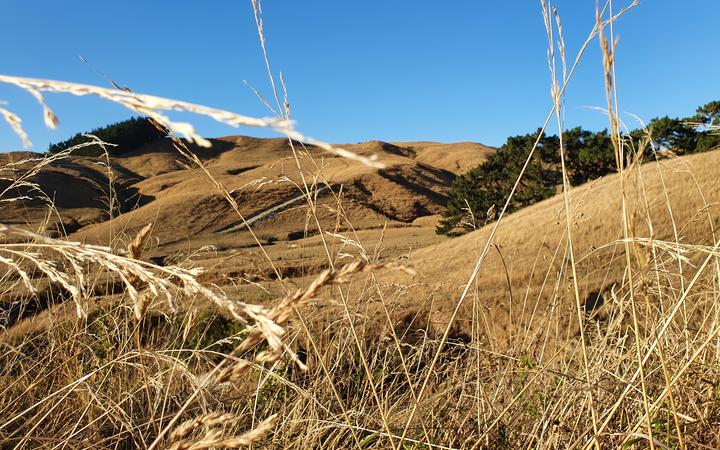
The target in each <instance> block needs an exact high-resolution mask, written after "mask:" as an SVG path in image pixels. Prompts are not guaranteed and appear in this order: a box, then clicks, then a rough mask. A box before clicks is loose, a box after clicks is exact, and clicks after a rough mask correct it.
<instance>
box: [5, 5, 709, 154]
mask: <svg viewBox="0 0 720 450" xmlns="http://www.w3.org/2000/svg"><path fill="white" fill-rule="evenodd" d="M626 1H627V0H626ZM615 3H616V6H619V5H620V4H623V3H624V2H623V1H622V0H616V2H615ZM556 4H557V6H558V9H559V12H560V15H561V18H562V20H563V24H564V31H565V35H566V44H567V48H568V55H574V54H575V53H576V51H577V50H578V49H579V47H580V45H581V43H582V41H583V40H584V38H585V36H586V35H587V32H588V31H589V30H590V28H591V27H592V25H593V22H594V14H595V12H594V11H595V0H558V1H557V2H556ZM1 8H2V16H1V17H0V55H1V57H0V73H2V74H11V75H20V76H28V77H37V78H51V79H60V80H67V81H75V82H82V83H90V84H99V85H105V86H107V83H106V80H105V79H104V78H103V76H101V75H99V74H98V73H97V72H96V71H98V72H102V73H106V74H108V75H109V76H110V77H111V78H112V79H114V80H116V81H117V82H119V83H121V84H126V85H127V86H129V87H131V88H132V89H133V90H135V91H137V92H143V93H149V94H155V95H159V96H165V97H171V98H178V99H182V100H186V101H191V102H196V103H202V104H206V105H209V106H214V107H219V108H223V109H228V110H232V111H235V112H239V113H243V114H247V115H253V116H264V115H267V114H268V113H267V111H266V110H265V109H264V107H263V106H262V105H261V104H260V102H259V101H258V100H257V99H256V98H255V97H254V95H253V93H252V92H251V91H250V90H249V89H248V88H247V87H246V86H245V85H244V84H243V82H242V80H247V81H248V82H249V83H251V84H252V85H254V86H255V87H257V88H258V89H259V90H260V91H261V92H263V94H264V95H266V96H267V97H271V93H270V90H269V84H268V81H267V76H266V74H265V68H264V63H263V60H262V55H261V53H260V47H259V44H258V39H257V32H256V29H255V23H254V20H253V18H252V9H251V6H250V1H249V0H245V1H224V0H223V1H220V0H218V1H190V0H173V1H169V0H152V1H150V0H142V1H140V0H124V1H122V2H110V1H102V0H93V1H90V0H87V1H78V0H66V1H49V0H36V1H28V0H4V1H3V2H2V6H1ZM264 13H265V33H266V36H267V39H268V49H269V52H270V58H271V63H272V65H273V69H274V70H275V71H276V72H278V71H283V73H284V74H285V77H286V80H287V85H288V89H289V94H290V100H291V104H292V107H293V116H294V118H295V119H296V120H297V121H298V128H299V129H300V130H301V131H303V132H304V133H305V134H307V135H310V136H313V137H317V138H320V139H324V140H327V141H330V142H335V143H342V142H358V141H364V140H368V139H380V140H437V141H465V140H469V141H477V142H482V143H486V144H489V145H501V144H502V143H503V142H504V140H505V138H506V137H507V136H508V135H512V134H520V133H526V132H529V131H532V130H534V129H536V128H537V127H538V126H539V125H541V123H542V121H543V119H544V117H545V115H546V113H547V110H548V107H549V105H550V99H549V94H548V93H549V86H550V84H549V75H548V71H547V62H546V38H545V32H544V28H543V21H542V16H541V13H540V3H539V0H512V1H510V0H508V1H478V0H464V1H452V2H449V1H448V2H440V1H429V0H427V1H426V0H412V1H410V0H406V1H399V0H362V1H349V0H308V1H300V0H272V1H266V2H265V3H264ZM718 19H720V1H717V0H682V1H680V0H644V1H642V2H641V4H640V6H639V7H638V8H636V9H635V10H633V11H632V12H631V13H630V14H629V15H627V16H626V17H624V18H623V19H622V20H621V21H620V22H619V23H618V24H617V34H618V35H619V36H620V45H619V48H618V54H617V62H618V85H619V92H620V102H621V105H620V107H621V109H622V110H623V111H629V112H632V113H635V114H637V115H639V116H640V117H642V118H643V119H650V118H652V117H654V116H657V115H665V114H668V115H671V116H685V115H690V114H691V113H693V112H694V109H695V107H697V106H698V105H700V104H703V103H706V102H708V101H710V100H714V99H720V58H718V57H717V55H718V42H720V38H718V34H717V23H718ZM79 55H82V56H84V57H85V58H87V59H88V60H89V61H90V62H91V64H92V66H89V65H87V64H85V63H83V62H82V61H80V59H79V57H78V56H79ZM571 57H572V56H571ZM602 83H603V81H602V73H601V68H600V55H599V51H598V45H597V42H594V43H593V44H592V45H591V47H590V51H589V52H587V53H586V56H585V59H584V62H583V63H582V64H581V67H580V70H579V71H578V72H577V76H576V78H575V80H574V82H573V84H572V85H571V88H570V90H569V92H568V98H567V111H566V123H567V125H568V126H574V125H582V126H584V127H586V128H590V129H600V128H604V127H605V123H606V119H605V118H603V117H601V116H600V115H599V114H598V113H597V112H594V111H591V110H589V109H587V108H585V106H604V105H605V100H604V91H603V84H602ZM48 99H49V101H50V104H51V106H52V107H53V108H54V109H55V111H56V112H57V113H58V115H59V117H60V120H61V124H60V127H59V129H57V130H47V129H45V128H44V126H43V123H42V115H41V111H40V109H39V108H38V107H37V105H36V103H35V101H34V99H32V97H30V96H29V95H27V94H26V93H24V92H20V91H18V90H17V89H16V88H13V87H10V86H4V85H0V100H5V101H7V102H9V104H8V105H7V106H6V107H7V108H9V109H11V110H13V111H15V112H16V113H18V114H20V115H21V117H22V118H23V121H24V122H23V124H24V126H25V128H26V130H27V131H28V132H29V134H30V138H31V139H32V140H33V142H34V144H35V145H34V149H35V150H38V151H42V150H45V149H46V148H47V145H48V143H49V142H51V141H53V142H56V141H59V140H62V139H65V138H67V137H69V136H71V135H73V134H75V133H76V132H79V131H87V130H89V129H92V128H94V127H97V126H100V125H104V124H107V123H110V122H114V121H118V120H122V119H124V118H126V117H129V116H130V115H131V114H130V113H129V111H127V110H125V109H123V108H122V107H119V106H115V105H112V104H108V103H105V102H103V101H100V100H95V99H89V98H87V97H83V98H76V97H71V96H67V95H56V94H50V95H49V96H48ZM174 117H176V118H182V119H188V118H189V119H191V120H192V121H193V123H195V124H196V125H197V127H198V128H199V130H200V131H201V132H202V133H203V134H205V135H207V136H211V137H212V136H222V135H229V134H251V135H261V136H266V135H268V133H263V132H260V131H258V130H256V129H247V128H246V129H239V130H238V129H232V128H229V127H225V126H221V125H217V124H215V123H213V122H212V121H210V120H209V119H203V118H196V117H186V116H177V115H175V116H174ZM20 147H21V143H20V140H19V139H18V138H17V137H16V136H15V135H14V134H12V132H11V131H10V129H9V127H7V126H6V124H5V123H4V122H1V123H0V151H4V150H15V149H19V148H20Z"/></svg>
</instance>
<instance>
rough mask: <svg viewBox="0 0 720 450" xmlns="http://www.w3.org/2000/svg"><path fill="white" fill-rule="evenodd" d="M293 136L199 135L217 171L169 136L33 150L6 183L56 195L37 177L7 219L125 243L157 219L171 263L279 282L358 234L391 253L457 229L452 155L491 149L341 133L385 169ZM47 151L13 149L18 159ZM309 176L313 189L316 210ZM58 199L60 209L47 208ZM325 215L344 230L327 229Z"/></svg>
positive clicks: (319, 263) (475, 157)
mask: <svg viewBox="0 0 720 450" xmlns="http://www.w3.org/2000/svg"><path fill="white" fill-rule="evenodd" d="M293 146H294V148H295V151H296V154H297V159H296V158H295V157H294V156H293V150H292V148H291V147H290V145H289V143H288V141H287V139H283V138H278V139H260V138H251V137H244V136H229V137H223V138H218V139H214V140H213V147H212V148H209V149H204V148H199V147H192V146H191V147H190V150H191V151H192V152H193V153H194V154H195V155H196V156H197V157H198V159H199V160H200V161H201V162H202V164H203V166H204V167H205V170H206V171H207V173H205V172H204V171H203V170H201V169H200V168H199V167H198V166H197V164H196V163H194V162H192V161H189V160H187V159H186V158H184V157H183V156H182V155H181V154H180V153H178V151H177V150H175V149H174V148H173V146H172V143H171V142H170V141H168V140H158V141H156V142H153V143H151V144H146V145H144V146H142V147H140V148H137V149H136V150H133V151H130V152H127V153H123V154H122V155H119V156H113V157H112V158H111V159H110V167H108V166H107V165H106V164H105V163H104V158H91V157H76V156H71V157H68V158H64V159H60V160H57V161H54V162H52V163H50V164H47V165H45V166H43V167H42V168H41V169H40V170H39V171H37V173H28V170H30V168H31V167H33V165H34V162H33V161H28V162H26V163H23V164H20V165H18V166H14V167H13V166H8V165H6V167H5V172H6V173H7V176H6V178H8V181H6V182H5V183H6V184H5V185H4V186H7V185H9V183H10V181H9V180H12V179H15V180H23V181H26V182H27V183H34V184H35V185H37V186H38V188H39V189H40V190H41V191H42V192H44V193H45V194H46V195H47V198H46V199H44V200H42V199H38V197H41V195H40V194H39V193H38V191H37V190H35V189H34V188H30V187H21V188H19V189H17V188H15V189H12V190H10V191H9V192H7V193H6V194H5V198H18V199H17V200H16V201H13V202H9V203H7V204H6V207H5V208H4V209H3V210H2V211H0V223H10V224H21V225H24V224H27V225H28V226H30V227H31V228H32V229H35V230H45V231H44V232H46V233H49V234H51V235H55V236H56V235H64V234H67V235H68V238H69V239H70V240H74V241H79V242H86V243H90V244H100V245H108V244H110V245H112V246H114V247H119V248H124V247H125V246H126V245H127V243H128V242H129V241H130V240H132V238H133V237H134V236H135V235H136V233H137V232H138V231H139V230H140V229H141V228H143V227H144V226H145V225H147V224H148V223H153V229H152V240H151V241H150V243H149V244H148V247H147V248H146V249H145V251H144V257H145V258H147V259H151V260H152V261H155V262H158V263H165V262H171V261H182V260H183V259H184V258H185V257H187V255H189V254H193V260H194V261H195V263H196V264H199V265H201V266H203V267H206V268H209V271H208V273H207V274H206V275H205V277H206V280H209V281H213V282H219V283H223V284H224V283H236V282H238V281H239V282H240V283H241V284H242V283H244V282H246V281H248V280H249V281H268V282H270V281H271V280H273V279H277V277H278V276H282V277H283V278H286V277H289V278H294V277H297V276H301V275H303V274H306V275H309V274H314V273H317V271H319V270H320V269H321V268H323V267H325V266H326V265H327V261H328V255H331V257H332V258H338V257H340V256H341V255H342V254H343V253H347V252H350V253H357V252H358V251H359V249H358V248H357V246H355V247H353V246H352V245H350V246H348V242H347V240H346V239H347V238H348V237H350V238H351V239H353V240H354V241H356V242H358V243H359V244H361V245H363V246H365V247H366V248H371V247H375V246H378V245H379V244H381V243H382V247H383V257H390V258H392V257H396V256H398V255H401V254H407V253H408V252H411V251H414V249H417V248H420V247H423V246H425V245H428V244H431V243H434V242H439V241H442V240H444V239H446V238H444V237H441V236H437V235H436V234H435V232H434V224H435V217H436V215H437V214H438V213H440V212H441V211H442V209H443V207H444V204H445V202H446V200H447V194H448V193H449V189H450V185H451V183H452V180H453V178H454V177H455V175H456V174H457V173H461V171H462V170H464V169H466V167H464V166H463V167H460V168H459V169H457V170H456V171H453V170H448V168H449V169H452V166H453V165H452V164H450V165H448V164H446V163H447V161H463V162H464V163H470V162H473V163H474V162H478V163H479V162H482V160H483V159H484V158H485V157H486V156H487V154H488V152H490V151H491V150H490V149H488V148H487V147H484V146H482V145H480V144H470V143H459V144H440V143H430V142H418V143H412V142H408V143H398V144H392V143H387V142H381V141H368V142H364V143H360V144H348V145H342V146H343V147H344V148H347V149H348V150H351V151H353V152H356V153H358V154H362V155H377V157H378V158H379V160H380V161H382V162H383V163H385V165H386V167H385V168H384V169H374V168H370V167H367V166H365V165H362V164H360V163H358V162H354V161H349V160H346V159H343V158H339V157H334V156H332V155H328V154H327V153H324V152H322V151H319V150H318V149H315V148H313V147H312V146H303V145H300V144H298V143H294V144H293ZM308 152H309V153H308ZM309 154H311V155H312V158H311V157H309V156H308V155H309ZM470 154H472V157H470ZM39 156H40V155H37V154H20V153H17V154H6V155H4V156H3V157H4V158H5V161H6V162H11V160H12V161H18V160H21V159H22V158H25V159H27V158H33V157H35V158H37V157H39ZM433 163H437V164H439V165H440V167H437V166H435V165H433ZM298 167H299V168H300V169H301V170H298ZM301 174H302V175H301ZM215 183H218V185H219V186H221V187H218V185H216V184H215ZM4 186H3V185H0V188H2V187H4ZM27 186H29V184H28V185H27ZM305 186H307V188H308V189H310V191H311V193H312V196H313V199H314V204H313V206H312V207H313V208H314V211H315V212H314V214H313V213H312V212H311V210H310V208H309V206H308V202H307V199H306V196H305V195H304V194H303V193H304V192H305ZM223 190H224V191H225V192H226V193H227V195H229V196H230V197H231V198H232V200H233V201H234V202H235V203H236V205H237V208H238V210H237V211H235V209H234V208H233V206H231V204H230V202H228V200H227V198H224V196H223V195H222V191H223ZM53 202H54V205H55V210H54V211H53V212H51V213H48V207H47V206H48V204H50V203H53ZM110 203H112V204H114V205H115V207H114V208H113V210H112V214H110V213H109V212H108V211H109V209H108V205H109V204H110ZM238 212H239V213H240V214H241V215H242V217H241V216H239V215H238ZM243 219H244V220H246V221H248V223H251V225H252V229H253V231H254V233H255V235H256V236H257V238H258V239H259V242H260V243H261V244H264V246H265V248H264V249H261V248H260V247H259V246H258V245H257V242H258V241H256V239H255V237H253V235H252V234H251V233H250V232H249V231H248V230H247V227H246V226H245V223H244V221H243ZM319 227H320V228H321V229H323V230H324V231H326V232H330V233H335V235H332V236H331V235H324V236H317V234H318V233H317V230H318V229H319ZM351 235H352V236H351ZM386 237H387V239H385V238H386ZM303 238H305V239H303ZM265 254H267V255H270V259H269V258H267V256H265ZM271 260H272V261H271ZM97 289H98V292H99V293H101V292H104V291H103V289H104V288H102V287H98V288H97Z"/></svg>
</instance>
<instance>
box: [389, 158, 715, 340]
mask: <svg viewBox="0 0 720 450" xmlns="http://www.w3.org/2000/svg"><path fill="white" fill-rule="evenodd" d="M718 164H720V152H710V153H704V154H697V155H692V156H687V157H682V158H674V159H671V160H662V161H660V162H657V163H650V164H646V165H643V166H641V168H640V170H639V172H638V171H633V172H631V173H630V174H629V175H628V178H627V181H626V188H627V200H628V205H629V206H628V210H629V213H630V217H631V221H630V222H631V223H630V229H631V232H632V233H633V234H634V235H635V236H636V237H640V238H650V239H651V240H652V241H654V242H655V243H656V245H661V243H662V242H663V241H667V242H669V246H670V248H672V247H673V246H675V245H676V244H675V242H680V245H689V247H690V248H697V247H693V246H696V245H698V244H703V245H706V246H713V245H714V244H715V242H716V239H717V238H718V237H719V236H718V235H717V231H716V230H717V229H718V226H719V219H718V208H719V207H720V179H718V177H717V169H716V168H717V167H718ZM619 183H620V177H619V175H617V174H613V175H610V176H606V177H604V178H602V179H599V180H597V181H594V182H591V183H588V184H585V185H582V186H579V187H575V188H573V189H571V191H570V197H571V199H572V208H573V209H572V217H573V218H574V220H573V223H572V233H573V245H574V252H575V259H576V261H577V270H578V282H579V289H580V299H581V302H582V303H583V304H584V305H586V306H585V307H586V308H587V310H588V311H587V312H588V313H591V312H592V313H593V314H596V313H597V314H599V315H607V313H608V311H609V310H610V309H612V308H613V307H615V306H617V305H616V304H614V303H613V302H612V301H611V300H612V299H611V295H610V290H611V288H612V286H613V285H617V287H620V286H622V285H623V283H627V279H626V278H624V268H625V267H626V265H625V260H624V255H623V251H622V244H621V243H620V240H621V239H622V236H623V229H622V221H621V213H620V211H621V210H622V208H621V199H622V197H621V190H620V188H619ZM492 228H493V224H488V225H486V226H485V227H483V228H480V229H479V230H477V231H475V232H472V233H469V234H467V235H464V236H462V237H459V238H456V239H452V240H448V241H444V242H441V243H437V244H433V245H430V246H428V247H426V248H423V249H420V250H418V251H416V252H415V253H414V255H413V258H412V263H413V265H414V267H415V268H416V269H417V271H418V276H417V280H418V281H419V283H418V284H417V285H414V286H413V287H412V288H411V289H410V291H409V292H408V293H406V294H405V295H404V296H403V297H401V298H400V300H401V301H402V302H403V304H405V305H406V306H407V307H413V306H414V307H417V300H416V299H418V298H421V299H423V301H424V302H426V303H429V302H431V301H432V302H433V306H434V307H435V308H437V309H438V310H439V311H441V312H442V314H440V315H441V316H443V317H447V315H449V314H450V313H451V311H452V309H453V308H454V307H455V304H456V303H457V301H458V299H459V298H460V295H461V293H462V290H463V288H464V286H465V284H466V283H467V281H468V279H469V278H470V275H471V273H472V270H473V267H474V266H475V263H476V261H477V259H478V257H479V255H480V252H481V251H482V248H483V246H484V245H485V242H486V240H487V238H488V236H489V235H490V232H491V230H492ZM676 233H677V239H676ZM565 236H566V226H565V209H564V196H563V195H562V194H560V195H556V196H555V197H553V198H550V199H547V200H545V201H543V202H540V203H538V204H535V205H532V206H530V207H527V208H525V209H522V210H520V211H518V212H515V213H513V214H510V215H509V216H507V217H505V218H504V219H503V221H502V223H501V225H500V227H499V228H498V231H497V234H496V236H495V239H494V242H495V243H496V244H497V247H490V250H489V252H488V254H487V257H486V258H485V260H484V262H483V265H482V268H481V271H480V273H479V276H478V277H477V281H476V282H475V284H474V285H473V286H472V288H471V289H470V293H469V296H468V298H467V299H466V301H465V302H464V306H463V307H462V308H461V311H460V316H459V317H460V323H461V324H462V326H463V327H464V329H466V330H469V329H470V327H471V322H472V318H473V317H477V314H480V316H482V317H484V320H482V321H481V322H476V323H482V324H483V326H482V328H483V329H482V333H481V334H484V335H486V336H493V337H494V339H495V342H496V343H500V342H502V341H503V340H505V339H510V340H512V339H513V338H516V337H518V336H525V335H526V330H533V329H537V327H538V326H541V325H542V324H543V323H548V318H549V316H552V317H555V316H557V318H559V319H560V320H558V321H557V322H555V323H560V324H562V323H565V324H567V323H573V322H576V321H577V320H576V318H575V314H576V313H575V310H576V308H575V299H574V294H573V290H572V283H571V280H572V274H571V273H570V272H569V268H568V264H567V258H568V256H567V254H566V250H567V248H566V239H565ZM612 243H615V244H612ZM633 253H634V254H635V255H638V256H635V257H634V258H633V264H634V265H637V266H638V267H639V268H640V270H641V272H642V270H647V271H648V273H651V269H657V270H664V269H663V267H665V268H669V267H674V269H675V270H676V271H677V270H678V261H677V259H673V258H672V257H671V256H670V254H671V253H672V252H665V253H663V252H660V251H658V252H657V253H655V254H654V253H653V249H652V245H651V243H648V245H647V246H645V245H637V246H636V247H635V248H634V249H633ZM668 253H670V254H668ZM701 253H702V252H701ZM683 255H684V256H687V257H688V258H689V259H688V260H686V261H685V262H684V263H683V262H682V261H681V262H680V264H681V268H682V269H683V270H684V273H685V277H686V278H689V277H692V275H693V274H694V267H695V266H693V264H694V263H696V262H697V257H698V256H697V252H695V253H693V252H692V251H689V252H687V254H685V253H683ZM656 264H657V266H656ZM635 282H636V283H638V282H640V283H643V282H644V280H637V279H636V280H635ZM672 282H673V283H677V282H679V280H672ZM508 283H510V286H511V287H509V285H508ZM598 292H600V293H601V296H602V299H603V301H605V305H601V304H597V305H595V304H593V303H594V302H595V300H594V299H595V298H596V297H597V295H596V294H597V293H598ZM600 303H601V302H600ZM595 307H598V308H597V309H599V310H598V311H593V309H595ZM557 332H558V333H560V334H563V333H570V334H571V335H572V333H575V332H577V329H576V328H573V327H572V326H571V327H570V328H563V327H562V326H561V327H560V328H559V329H558V330H557Z"/></svg>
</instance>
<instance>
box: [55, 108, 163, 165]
mask: <svg viewBox="0 0 720 450" xmlns="http://www.w3.org/2000/svg"><path fill="white" fill-rule="evenodd" d="M87 134H92V135H94V136H97V137H98V139H100V140H101V141H103V142H107V143H109V144H115V145H109V146H106V149H107V151H108V153H109V154H110V155H121V154H123V153H127V152H129V151H130V150H133V149H136V148H138V147H140V146H141V145H143V144H147V143H148V142H152V141H155V140H157V139H160V138H162V137H165V136H166V135H167V133H166V132H164V131H162V129H161V128H160V129H159V128H158V127H157V126H156V125H155V123H154V122H153V121H152V120H150V119H148V118H147V117H132V118H130V119H128V120H123V121H121V122H117V123H113V124H110V125H106V126H104V127H100V128H95V129H94V130H92V131H90V132H89V133H78V134H76V135H75V136H73V137H71V138H70V139H68V140H65V141H62V142H58V143H56V144H50V147H49V148H48V153H50V154H54V153H58V152H60V151H63V150H65V149H68V148H70V147H74V146H76V145H80V144H84V143H87V142H90V141H91V140H92V139H91V138H89V137H87V136H86V135H87ZM103 153H104V150H103V148H102V147H101V146H100V145H98V144H93V145H88V146H86V147H81V148H78V149H75V150H74V151H73V154H74V155H80V156H100V155H102V154H103Z"/></svg>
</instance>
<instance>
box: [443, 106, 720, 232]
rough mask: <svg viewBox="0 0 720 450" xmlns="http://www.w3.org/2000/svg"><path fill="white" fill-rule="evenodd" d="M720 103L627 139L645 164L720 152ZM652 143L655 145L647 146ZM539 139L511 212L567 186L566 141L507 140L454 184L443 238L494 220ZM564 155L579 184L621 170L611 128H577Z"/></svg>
mask: <svg viewBox="0 0 720 450" xmlns="http://www.w3.org/2000/svg"><path fill="white" fill-rule="evenodd" d="M718 126H720V101H713V102H710V103H708V104H706V105H703V106H701V107H699V108H698V109H697V111H696V115H695V116H693V117H689V118H685V119H678V118H670V117H667V116H666V117H660V118H655V119H653V120H652V121H651V122H650V124H649V126H648V129H647V130H633V131H631V132H629V133H628V134H627V135H625V136H623V137H622V138H623V139H624V140H626V141H627V142H628V143H629V144H630V146H631V148H633V149H634V151H635V152H638V153H639V152H640V151H641V150H643V151H644V154H643V153H639V154H636V155H634V157H635V159H636V160H638V161H640V162H642V161H643V159H645V160H654V159H655V155H654V154H653V152H654V150H672V152H673V153H675V154H680V155H682V154H688V153H695V152H702V151H708V150H713V149H716V148H720V134H718V133H717V127H718ZM643 139H645V140H646V142H649V140H651V141H652V144H653V145H642V142H643ZM536 140H538V146H537V150H536V152H535V153H534V154H533V157H532V159H531V160H530V161H529V163H528V167H527V169H526V171H525V175H524V176H523V178H522V179H521V180H520V182H519V184H518V188H517V191H516V192H515V195H514V196H513V198H512V199H511V202H510V203H509V204H508V210H509V211H510V212H512V211H514V210H517V209H519V208H522V207H525V206H528V205H531V204H533V203H537V202H539V201H541V200H544V199H546V198H548V197H550V196H552V195H554V194H555V193H556V192H558V190H559V189H560V188H561V186H562V184H563V181H562V167H561V160H560V139H559V138H558V137H557V136H546V135H545V134H541V130H537V131H536V132H534V133H529V134H525V135H519V136H512V137H509V138H508V139H507V141H506V142H505V144H503V145H502V147H500V148H499V149H498V150H497V151H496V152H495V153H493V154H492V155H491V156H490V157H489V158H488V159H487V160H486V161H485V162H484V163H483V164H482V165H480V166H477V167H475V168H473V169H471V170H470V171H469V172H467V173H465V174H464V175H460V176H458V177H457V178H455V180H454V181H453V185H452V191H451V194H450V199H449V200H448V203H447V207H446V210H445V211H444V212H443V214H442V219H441V220H440V224H439V225H438V227H437V230H436V231H437V233H438V234H448V235H459V234H463V233H466V232H469V231H472V230H474V229H476V228H479V227H481V226H483V225H484V224H485V223H487V222H489V221H492V220H494V216H495V210H496V209H498V208H501V207H502V206H503V205H504V204H505V202H506V200H507V196H508V195H509V194H510V191H511V190H512V187H513V186H514V184H515V182H516V180H517V178H518V176H519V175H520V171H521V170H522V167H523V165H524V164H525V161H526V160H527V158H528V155H529V154H530V150H531V149H532V148H533V145H534V143H535V141H536ZM563 152H564V155H565V164H566V169H567V175H568V180H569V182H570V184H571V185H579V184H582V183H585V182H587V181H589V180H593V179H597V178H599V177H602V176H603V175H606V174H608V173H610V172H614V171H616V170H617V162H616V161H615V151H614V149H613V145H612V140H611V138H610V135H609V133H608V131H607V130H602V131H599V132H593V131H588V130H584V129H582V128H579V127H578V128H573V129H571V130H567V131H565V132H564V133H563Z"/></svg>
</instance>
